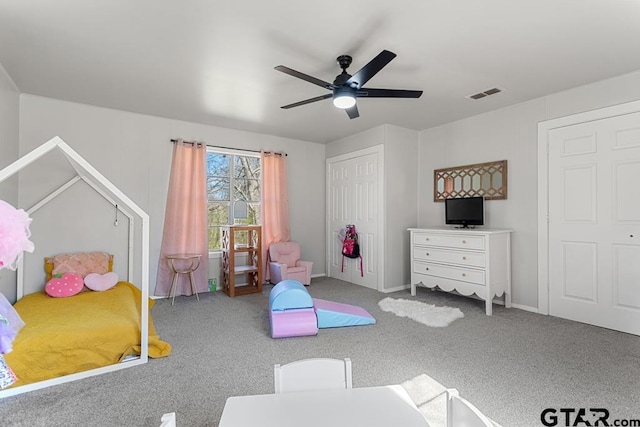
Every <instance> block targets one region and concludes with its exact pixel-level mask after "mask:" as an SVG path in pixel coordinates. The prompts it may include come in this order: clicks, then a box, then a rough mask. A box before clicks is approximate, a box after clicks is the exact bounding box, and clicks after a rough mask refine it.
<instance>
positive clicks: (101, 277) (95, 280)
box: [84, 272, 118, 291]
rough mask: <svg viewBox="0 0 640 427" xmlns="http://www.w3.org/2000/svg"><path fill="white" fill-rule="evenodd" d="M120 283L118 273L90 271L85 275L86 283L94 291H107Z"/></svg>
mask: <svg viewBox="0 0 640 427" xmlns="http://www.w3.org/2000/svg"><path fill="white" fill-rule="evenodd" d="M116 283H118V275H117V274H116V273H113V272H110V273H104V274H98V273H89V274H87V275H86V276H85V277H84V284H85V285H87V288H89V289H91V290H92V291H106V290H108V289H111V288H113V287H114V286H115V285H116Z"/></svg>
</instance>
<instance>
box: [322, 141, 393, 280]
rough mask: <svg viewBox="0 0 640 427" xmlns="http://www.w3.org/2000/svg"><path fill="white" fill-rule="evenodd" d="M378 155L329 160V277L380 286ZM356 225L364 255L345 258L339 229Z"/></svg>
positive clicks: (361, 250) (370, 154)
mask: <svg viewBox="0 0 640 427" xmlns="http://www.w3.org/2000/svg"><path fill="white" fill-rule="evenodd" d="M378 156H379V154H378V153H376V152H374V153H367V154H361V155H358V154H357V153H356V154H355V155H354V156H353V157H351V156H348V158H345V159H344V160H342V157H340V158H337V159H336V160H332V159H330V160H329V161H328V189H329V190H328V195H329V200H328V203H327V205H328V212H329V220H328V227H329V244H328V247H329V276H331V277H335V278H338V279H341V280H345V281H347V282H351V283H356V284H358V285H362V286H365V287H368V288H371V289H378V272H379V269H378V262H379V260H378V247H379V245H380V237H381V236H380V235H379V232H378V230H379V220H380V219H379V218H380V210H381V209H382V206H381V203H382V201H381V200H379V198H380V196H379V174H380V173H381V172H380V171H379V162H378ZM347 224H355V226H356V231H357V232H358V236H359V242H360V253H361V254H362V258H363V259H362V269H363V272H361V269H360V259H359V258H358V259H349V258H345V259H344V267H343V259H342V254H341V249H342V243H341V242H340V239H339V237H338V236H339V233H340V230H341V229H343V228H344V227H345V226H346V225H347Z"/></svg>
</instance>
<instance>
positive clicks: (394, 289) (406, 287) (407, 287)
mask: <svg viewBox="0 0 640 427" xmlns="http://www.w3.org/2000/svg"><path fill="white" fill-rule="evenodd" d="M406 289H411V285H400V286H396V287H395V288H388V289H381V290H380V292H382V293H383V294H390V293H391V292H399V291H404V290H406Z"/></svg>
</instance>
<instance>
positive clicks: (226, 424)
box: [219, 385, 429, 427]
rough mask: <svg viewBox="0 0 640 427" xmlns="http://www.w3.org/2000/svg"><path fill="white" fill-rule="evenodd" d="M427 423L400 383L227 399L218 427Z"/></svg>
mask: <svg viewBox="0 0 640 427" xmlns="http://www.w3.org/2000/svg"><path fill="white" fill-rule="evenodd" d="M248 426H261V427H301V426H302V427H327V426H332V427H340V426H345V427H346V426H349V427H358V426H363V427H365V426H366V427H377V426H380V427H389V426H403V427H413V426H415V427H428V426H429V424H428V423H427V421H426V420H425V419H424V417H423V416H422V414H421V413H420V412H418V409H417V408H416V406H415V404H414V403H413V402H412V401H411V398H410V397H409V395H408V394H407V392H406V391H405V390H404V388H402V386H399V385H390V386H381V387H363V388H352V389H344V390H321V391H306V392H298V393H280V394H261V395H255V396H234V397H230V398H228V399H227V403H226V404H225V405H224V410H223V411H222V419H221V420H220V425H219V427H248Z"/></svg>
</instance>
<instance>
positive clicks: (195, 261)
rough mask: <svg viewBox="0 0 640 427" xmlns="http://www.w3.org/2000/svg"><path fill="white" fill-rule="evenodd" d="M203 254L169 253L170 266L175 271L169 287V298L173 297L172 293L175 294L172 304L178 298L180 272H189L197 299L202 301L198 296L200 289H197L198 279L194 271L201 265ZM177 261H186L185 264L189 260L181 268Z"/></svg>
mask: <svg viewBox="0 0 640 427" xmlns="http://www.w3.org/2000/svg"><path fill="white" fill-rule="evenodd" d="M201 257H202V255H200V254H173V255H167V262H168V263H169V268H171V271H173V280H172V281H171V288H169V295H168V296H167V298H171V294H173V299H172V300H171V305H173V303H174V302H175V300H176V285H177V284H178V275H179V274H188V275H189V282H190V283H191V292H193V293H194V294H196V299H197V300H198V301H200V297H199V296H198V291H197V290H196V281H195V279H194V277H193V272H194V271H195V270H196V269H197V268H198V267H199V266H200V258H201ZM176 261H184V263H182V264H185V263H186V262H187V261H188V264H189V265H188V266H186V267H183V268H179V267H176V265H175V262H176Z"/></svg>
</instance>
